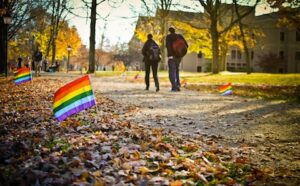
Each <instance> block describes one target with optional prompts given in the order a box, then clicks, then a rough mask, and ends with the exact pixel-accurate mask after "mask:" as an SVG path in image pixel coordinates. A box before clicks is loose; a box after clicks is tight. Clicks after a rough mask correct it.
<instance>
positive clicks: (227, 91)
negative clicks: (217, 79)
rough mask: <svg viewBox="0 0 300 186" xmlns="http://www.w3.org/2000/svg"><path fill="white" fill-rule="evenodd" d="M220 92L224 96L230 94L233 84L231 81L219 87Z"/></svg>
mask: <svg viewBox="0 0 300 186" xmlns="http://www.w3.org/2000/svg"><path fill="white" fill-rule="evenodd" d="M219 92H220V94H221V95H222V96H226V95H230V94H232V86H231V83H228V84H227V85H223V86H220V87H219Z"/></svg>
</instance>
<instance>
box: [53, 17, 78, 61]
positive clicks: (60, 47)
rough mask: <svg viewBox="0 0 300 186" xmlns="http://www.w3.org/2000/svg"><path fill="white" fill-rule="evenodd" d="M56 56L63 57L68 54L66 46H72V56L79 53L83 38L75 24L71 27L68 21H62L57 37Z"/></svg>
mask: <svg viewBox="0 0 300 186" xmlns="http://www.w3.org/2000/svg"><path fill="white" fill-rule="evenodd" d="M56 46H57V47H56V54H57V55H56V58H57V59H63V57H65V56H67V55H68V54H67V52H68V51H67V50H66V48H67V47H68V46H71V47H72V50H71V53H70V55H71V56H74V55H77V54H78V50H79V48H80V46H81V39H80V36H79V34H78V32H77V29H76V27H75V26H72V27H69V24H68V23H67V22H63V23H61V27H60V31H59V33H58V35H57V39H56Z"/></svg>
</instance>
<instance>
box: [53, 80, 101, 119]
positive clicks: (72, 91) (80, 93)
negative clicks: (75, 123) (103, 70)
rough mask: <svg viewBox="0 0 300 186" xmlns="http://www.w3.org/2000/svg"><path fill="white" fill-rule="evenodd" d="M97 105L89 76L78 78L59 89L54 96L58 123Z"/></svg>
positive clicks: (55, 114)
mask: <svg viewBox="0 0 300 186" xmlns="http://www.w3.org/2000/svg"><path fill="white" fill-rule="evenodd" d="M94 105H96V99H95V95H94V92H93V89H92V86H91V81H90V77H89V76H88V75H86V76H83V77H81V78H78V79H76V80H74V81H72V82H70V83H68V84H66V85H65V86H63V87H61V88H60V89H58V90H57V91H56V92H55V94H54V101H53V112H54V116H55V118H56V119H57V120H58V121H63V120H65V119H66V118H67V117H69V116H71V115H73V114H76V113H78V112H80V111H82V110H85V109H88V108H90V107H92V106H94Z"/></svg>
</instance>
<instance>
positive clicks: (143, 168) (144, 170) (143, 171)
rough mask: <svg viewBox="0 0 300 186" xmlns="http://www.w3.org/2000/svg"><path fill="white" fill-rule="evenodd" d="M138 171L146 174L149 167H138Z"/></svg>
mask: <svg viewBox="0 0 300 186" xmlns="http://www.w3.org/2000/svg"><path fill="white" fill-rule="evenodd" d="M140 171H141V173H142V174H146V173H148V172H149V169H148V168H147V167H140Z"/></svg>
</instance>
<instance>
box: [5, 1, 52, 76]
mask: <svg viewBox="0 0 300 186" xmlns="http://www.w3.org/2000/svg"><path fill="white" fill-rule="evenodd" d="M45 6H47V1H45V0H40V1H35V0H26V1H25V0H20V1H9V0H3V1H0V7H1V10H3V12H1V14H9V15H10V16H11V17H12V23H11V24H10V25H9V26H8V28H7V26H6V25H4V22H3V20H2V19H1V20H0V40H1V41H3V40H4V36H5V35H7V36H8V38H7V39H8V41H11V40H12V39H16V36H17V33H18V31H19V30H20V29H22V28H23V27H24V25H25V24H27V23H28V22H29V21H31V20H32V19H33V17H32V16H31V15H30V12H31V10H32V9H34V8H36V7H45ZM3 7H6V8H5V9H2V8H3ZM7 46H8V47H9V48H10V47H11V46H16V42H15V43H14V45H10V44H9V43H5V42H1V44H0V54H1V56H2V57H3V56H4V55H5V54H4V52H5V51H6V50H5V48H6V47H7ZM9 56H11V55H10V54H9ZM5 65H6V62H5V61H4V60H0V71H1V72H4V69H6V68H5ZM1 72H0V73H1Z"/></svg>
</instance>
